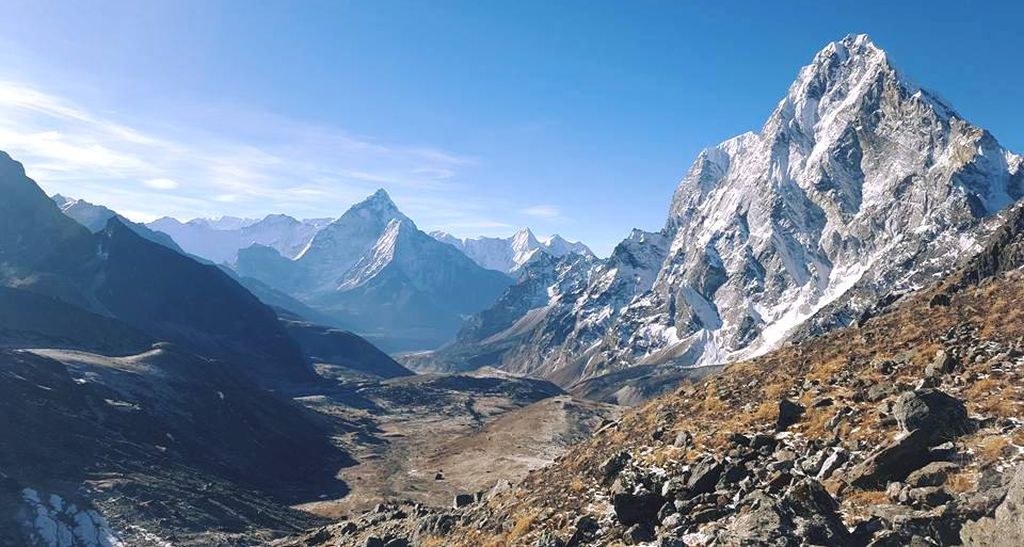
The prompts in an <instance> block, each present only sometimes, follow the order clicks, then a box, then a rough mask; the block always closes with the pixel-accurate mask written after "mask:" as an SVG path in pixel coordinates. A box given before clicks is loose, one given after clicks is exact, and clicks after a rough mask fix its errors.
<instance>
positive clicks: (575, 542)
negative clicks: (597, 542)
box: [565, 515, 599, 547]
mask: <svg viewBox="0 0 1024 547" xmlns="http://www.w3.org/2000/svg"><path fill="white" fill-rule="evenodd" d="M598 529H599V526H598V523H597V519H595V518H594V517H592V516H590V515H583V516H581V517H580V518H578V519H576V524H575V525H574V526H573V531H572V535H571V536H569V540H568V541H566V542H565V547H579V546H580V545H587V544H589V543H590V542H591V541H593V540H594V538H595V537H596V536H597V531H598Z"/></svg>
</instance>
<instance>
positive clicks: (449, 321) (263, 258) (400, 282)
mask: <svg viewBox="0 0 1024 547" xmlns="http://www.w3.org/2000/svg"><path fill="white" fill-rule="evenodd" d="M236 268H237V271H238V273H239V274H240V275H242V276H243V277H250V278H254V279H256V280H259V281H261V282H263V283H265V284H267V285H269V286H271V287H273V288H275V289H277V290H280V291H282V292H285V293H287V294H289V295H291V296H292V297H294V298H297V299H298V300H300V301H302V302H303V303H304V304H306V305H308V306H310V307H312V308H314V309H316V310H317V311H318V312H321V313H322V314H325V315H326V316H328V317H331V318H333V320H334V321H335V322H336V323H337V324H338V326H341V327H344V328H348V329H351V330H353V331H355V332H357V333H359V334H361V335H364V336H366V337H367V338H369V339H371V340H373V341H375V342H378V343H379V344H380V345H382V346H383V347H385V348H387V349H391V350H398V349H425V348H431V347H436V346H438V345H440V344H442V343H444V342H446V341H448V340H450V339H451V338H452V337H454V335H455V333H456V332H457V331H458V329H459V327H460V326H461V325H462V323H463V321H464V320H465V318H466V317H468V316H469V315H471V314H473V313H476V312H479V311H480V310H483V309H485V308H486V307H488V306H490V305H491V304H493V303H494V301H495V300H496V299H497V298H498V296H500V295H501V293H502V292H503V291H504V290H505V289H506V288H507V287H508V286H509V285H510V284H511V279H510V278H509V277H508V276H506V275H504V274H502V273H499V272H494V271H490V270H487V269H484V268H482V267H480V266H478V265H477V264H476V263H475V262H473V261H472V260H470V259H469V258H468V257H467V256H466V255H464V254H463V253H461V252H460V251H459V250H458V249H456V248H454V247H452V246H451V245H446V244H444V243H441V242H439V241H437V240H435V239H434V238H432V237H430V236H429V235H427V234H426V233H424V232H422V231H420V230H419V229H418V228H417V227H416V224H415V223H414V222H413V221H412V220H411V219H410V218H409V217H407V216H405V215H404V214H403V213H402V212H401V211H399V210H398V207H397V206H396V205H395V203H394V202H393V201H391V198H390V197H389V196H388V194H387V192H385V191H384V190H379V191H377V192H376V193H374V194H373V195H372V196H370V197H368V198H367V199H366V200H364V201H362V202H360V203H358V204H356V205H354V206H352V208H350V209H349V210H348V211H347V212H346V213H345V214H344V215H342V216H341V217H340V218H338V219H337V220H335V221H334V222H332V223H330V224H329V225H327V226H325V227H324V228H323V229H322V230H320V231H319V232H318V233H317V234H316V235H315V236H314V237H313V238H312V240H311V241H310V242H309V244H308V245H306V246H305V247H304V248H303V250H302V251H301V252H300V253H298V255H297V256H296V257H295V258H294V259H289V258H287V257H284V256H281V254H280V253H279V252H277V251H276V250H275V249H272V248H270V247H267V246H264V245H253V246H251V247H249V248H246V249H243V250H241V251H239V253H238V261H237V264H236Z"/></svg>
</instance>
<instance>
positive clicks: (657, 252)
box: [425, 35, 1024, 385]
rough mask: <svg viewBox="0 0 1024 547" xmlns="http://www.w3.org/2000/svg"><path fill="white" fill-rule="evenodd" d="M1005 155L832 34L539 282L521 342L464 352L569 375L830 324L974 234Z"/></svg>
mask: <svg viewBox="0 0 1024 547" xmlns="http://www.w3.org/2000/svg"><path fill="white" fill-rule="evenodd" d="M1021 164H1022V160H1021V157H1020V156H1019V155H1016V154H1013V153H1012V152H1009V151H1006V150H1004V149H1003V148H1002V147H1001V146H999V144H998V142H997V141H996V140H995V139H994V137H992V136H991V134H989V133H988V132H987V131H985V130H983V129H980V128H977V127H975V126H973V125H971V124H969V123H968V122H966V121H964V120H962V119H961V118H960V117H959V115H958V114H957V113H956V112H955V111H954V110H953V109H952V108H951V107H949V106H948V105H946V104H945V103H944V102H943V101H941V100H940V99H938V98H937V96H936V95H934V94H932V93H929V92H927V91H923V90H922V89H921V88H919V87H917V86H916V85H915V84H911V83H908V82H907V81H906V80H905V79H904V77H903V76H902V75H901V73H900V72H899V71H897V70H896V69H895V68H894V67H893V66H892V64H891V63H890V61H889V59H888V56H887V55H886V54H885V52H884V51H883V50H881V49H880V48H878V47H877V46H875V45H874V43H873V42H872V41H871V40H870V38H868V37H867V36H865V35H850V36H847V37H846V38H844V39H843V40H840V41H837V42H832V43H830V44H828V45H826V46H825V48H823V49H822V50H821V51H819V52H818V53H817V54H816V55H815V56H814V59H813V60H812V62H811V63H810V64H809V65H807V66H805V67H804V68H802V69H801V70H800V71H799V74H798V76H797V78H796V80H795V81H794V82H793V84H792V85H791V86H790V87H789V89H788V90H787V93H786V95H785V96H784V98H783V99H782V100H780V101H779V103H778V104H777V106H776V107H775V109H774V110H773V112H772V113H771V115H770V116H769V117H768V119H767V121H766V122H765V123H764V126H763V127H762V129H761V130H760V131H759V132H757V133H753V132H751V133H746V134H743V135H740V136H738V137H734V138H732V139H729V140H727V141H725V142H723V143H721V144H719V145H717V146H713V147H710V148H708V149H706V150H704V151H703V152H701V153H700V154H699V155H698V157H697V159H696V160H695V161H694V163H693V165H692V166H691V168H690V169H689V171H688V172H687V174H686V176H685V177H684V178H683V180H682V181H681V182H680V183H679V185H678V186H677V189H676V192H675V194H674V196H673V199H672V201H671V204H670V208H669V218H668V220H667V221H666V224H665V227H664V228H663V229H662V230H661V231H660V232H658V233H644V232H641V231H634V232H633V233H632V234H631V236H630V238H627V240H625V241H624V242H623V243H622V244H620V246H619V247H617V248H616V252H613V254H612V257H610V258H609V259H607V260H605V261H603V262H602V263H599V264H597V265H596V266H595V267H594V268H593V269H591V270H589V271H586V272H572V273H568V272H567V274H566V275H572V276H575V278H576V279H575V281H576V282H582V281H583V280H586V286H585V287H581V288H580V289H579V290H578V291H576V292H575V293H574V294H572V295H565V294H560V295H557V296H555V295H552V296H551V297H550V298H549V300H548V302H547V305H546V306H544V311H543V312H542V313H543V315H544V317H545V319H543V320H540V321H537V322H536V324H535V325H533V326H532V327H531V332H530V334H529V335H528V336H526V337H523V336H522V335H521V334H520V335H517V336H519V340H520V341H521V343H514V344H508V345H507V346H508V347H503V348H502V349H501V350H500V351H498V352H496V353H495V352H489V351H487V350H486V346H487V344H484V346H485V348H484V349H483V350H482V351H481V353H479V354H478V355H477V357H478V358H474V359H471V360H472V361H473V362H474V363H482V364H487V365H492V366H499V367H502V368H506V369H509V370H516V371H519V372H525V373H527V374H532V375H536V376H540V377H545V378H558V379H559V380H558V382H559V383H560V384H562V385H571V384H572V383H573V382H576V381H579V380H582V379H586V378H592V377H595V376H600V375H602V374H607V373H609V372H614V371H615V370H617V369H621V368H622V367H626V366H631V365H647V364H659V363H665V364H670V365H672V366H694V365H711V364H719V363H724V362H727V361H731V360H737V359H743V358H748V357H752V356H755V355H759V354H761V353H764V352H765V351H769V350H770V349H772V348H774V347H777V346H778V345H779V344H781V343H783V342H784V341H785V340H786V339H788V337H789V336H791V335H792V333H794V332H796V331H797V330H799V328H800V327H801V326H802V325H808V324H811V323H813V324H814V325H815V327H814V328H815V329H816V331H815V332H819V333H820V332H827V331H828V330H829V329H834V328H838V327H841V326H844V325H848V324H850V323H851V322H853V321H855V320H856V318H857V317H858V316H859V315H860V314H861V313H862V312H863V311H864V310H865V309H867V308H868V307H870V306H871V305H872V304H873V302H875V301H878V300H880V299H882V298H884V297H885V295H886V294H888V293H890V292H893V291H901V290H908V289H912V288H913V287H916V286H920V285H921V284H923V283H925V282H927V280H928V279H930V278H931V276H934V275H942V274H944V273H948V272H949V271H950V270H951V268H953V267H954V266H955V264H956V263H957V261H958V260H959V258H960V256H961V255H963V254H970V253H972V252H977V251H978V250H979V247H978V246H977V243H976V241H977V239H978V238H979V237H980V236H981V235H983V234H984V233H985V232H986V230H988V229H989V228H988V225H989V224H991V220H990V219H991V218H992V216H993V214H994V213H995V212H997V211H999V210H1000V209H1002V208H1004V207H1006V206H1007V205H1008V204H1009V203H1011V202H1012V201H1013V200H1015V199H1017V198H1019V197H1020V196H1021V194H1022V192H1024V169H1022V168H1021ZM559 283H563V284H564V283H565V280H563V281H560V282H559ZM531 313H534V314H539V313H541V312H531ZM460 342H461V343H462V344H463V346H462V349H466V346H465V341H464V340H463V341H460ZM470 342H471V343H475V344H479V343H480V342H483V340H475V341H470ZM491 342H492V343H493V342H494V341H493V340H491ZM458 345H459V344H458V343H457V344H456V346H458ZM456 349H458V348H456ZM444 353H445V351H444V350H442V351H441V352H438V355H435V358H434V359H433V362H429V363H427V364H426V365H425V366H426V367H427V368H428V369H429V368H432V367H440V368H442V369H443V368H444V367H452V366H454V367H463V366H466V360H465V352H460V351H455V352H451V351H449V352H448V355H449V356H450V355H452V354H453V353H454V354H456V355H459V357H458V358H457V359H459V360H461V361H459V362H455V363H445V362H444V360H445V358H446V356H445V355H444Z"/></svg>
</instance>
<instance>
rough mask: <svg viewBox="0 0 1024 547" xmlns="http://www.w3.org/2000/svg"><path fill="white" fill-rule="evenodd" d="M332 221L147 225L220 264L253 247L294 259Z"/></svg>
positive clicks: (278, 218)
mask: <svg viewBox="0 0 1024 547" xmlns="http://www.w3.org/2000/svg"><path fill="white" fill-rule="evenodd" d="M330 222H331V219H323V218H313V219H304V220H296V219H294V218H292V217H290V216H288V215H279V214H275V215H267V216H265V217H263V218H262V219H259V220H254V219H242V218H235V217H222V218H219V219H203V218H197V219H193V220H190V221H188V222H181V221H178V220H176V219H173V218H170V217H163V218H159V219H157V220H154V221H153V222H150V223H148V224H147V225H146V226H147V227H148V228H150V229H152V230H156V231H159V232H163V233H165V234H167V235H169V236H171V238H173V239H174V241H175V242H176V243H177V244H178V245H180V246H181V248H182V249H184V250H185V251H187V252H189V253H191V254H194V255H196V256H201V257H203V258H205V259H207V260H210V261H213V262H214V263H217V264H225V263H234V261H235V259H236V258H237V256H238V251H239V250H240V249H244V248H246V247H249V246H251V245H265V246H267V247H271V248H273V249H275V250H277V252H279V253H280V254H281V255H282V256H285V257H287V258H294V257H295V256H296V255H298V254H299V253H301V252H302V250H303V249H304V248H305V247H306V245H307V244H308V243H309V241H310V240H311V239H313V236H314V235H316V233H317V232H318V231H319V230H320V229H321V228H323V227H324V226H327V225H328V224H329V223H330Z"/></svg>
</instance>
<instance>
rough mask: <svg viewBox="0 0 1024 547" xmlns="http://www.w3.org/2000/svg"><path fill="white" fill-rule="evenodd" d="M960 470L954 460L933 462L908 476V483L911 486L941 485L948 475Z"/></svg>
mask: <svg viewBox="0 0 1024 547" xmlns="http://www.w3.org/2000/svg"><path fill="white" fill-rule="evenodd" d="M959 470H960V466H959V465H957V464H955V463H953V462H932V463H930V464H928V465H926V466H924V467H922V468H921V469H918V470H917V471H914V472H913V473H911V474H910V475H908V476H907V481H906V482H907V485H909V486H910V487H911V488H920V487H924V486H940V485H942V484H943V483H944V482H946V477H948V476H949V475H952V474H953V473H956V472H957V471H959Z"/></svg>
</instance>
